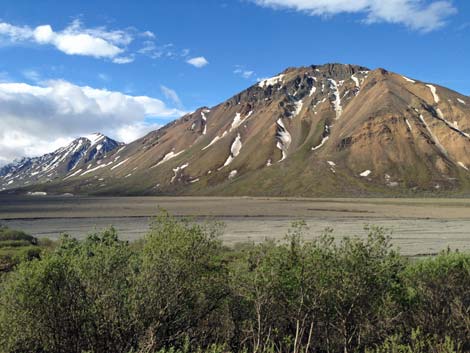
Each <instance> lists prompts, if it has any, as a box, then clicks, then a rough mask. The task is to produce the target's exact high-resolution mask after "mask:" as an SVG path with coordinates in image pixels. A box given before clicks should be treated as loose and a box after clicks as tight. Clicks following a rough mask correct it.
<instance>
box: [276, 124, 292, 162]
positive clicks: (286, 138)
mask: <svg viewBox="0 0 470 353" xmlns="http://www.w3.org/2000/svg"><path fill="white" fill-rule="evenodd" d="M276 125H277V130H276V139H277V143H276V147H277V148H279V149H280V150H281V152H282V158H281V159H280V160H279V162H282V161H283V160H284V159H286V158H287V150H288V149H289V146H290V144H291V142H292V137H291V135H290V133H289V131H287V129H286V127H285V125H284V123H283V122H282V119H278V120H277V122H276Z"/></svg>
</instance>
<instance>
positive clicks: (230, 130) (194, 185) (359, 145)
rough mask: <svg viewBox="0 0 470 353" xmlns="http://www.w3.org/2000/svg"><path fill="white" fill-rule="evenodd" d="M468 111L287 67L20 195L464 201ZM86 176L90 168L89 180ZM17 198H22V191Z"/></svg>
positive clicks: (363, 74)
mask: <svg viewBox="0 0 470 353" xmlns="http://www.w3.org/2000/svg"><path fill="white" fill-rule="evenodd" d="M468 152H470V101H469V99H468V97H466V96H464V95H461V94H459V93H457V92H454V91H452V90H449V89H447V88H445V87H442V86H439V85H434V84H430V83H426V82H422V81H418V80H414V79H411V78H408V77H406V76H403V75H399V74H396V73H393V72H390V71H387V70H385V69H382V68H378V69H375V70H369V69H368V68H366V67H363V66H359V65H343V64H325V65H311V66H304V67H299V68H292V67H290V68H287V69H286V70H284V71H282V72H281V73H279V74H278V75H276V76H273V77H271V78H268V79H264V80H261V81H260V82H258V83H256V84H254V85H252V86H250V87H248V88H247V89H246V90H243V91H241V92H239V93H237V94H235V95H234V96H232V97H231V98H229V99H227V100H226V101H224V102H222V103H220V104H218V105H216V106H214V107H211V108H208V107H201V108H198V109H197V110H196V111H194V112H192V113H189V114H186V115H184V116H182V117H181V118H179V119H177V120H175V121H172V122H170V123H169V124H167V125H165V126H164V127H162V128H161V129H159V130H156V131H152V132H150V133H148V134H147V135H145V136H143V137H142V138H140V139H138V140H136V141H134V142H131V143H130V144H127V145H123V146H122V147H121V148H120V149H119V151H118V150H116V149H115V150H114V151H111V152H110V153H109V155H108V156H106V157H105V158H104V159H103V160H102V161H100V162H99V163H95V164H93V165H92V166H91V167H87V168H89V169H88V170H91V172H88V173H86V174H83V173H82V174H80V175H73V176H71V175H68V176H66V177H64V178H63V179H57V180H55V181H53V182H50V183H48V184H47V185H45V184H42V185H36V186H34V187H28V188H26V189H24V190H33V189H34V190H41V191H46V192H70V193H76V194H103V195H114V194H119V195H122V194H124V195H256V196H345V195H359V196H360V195H392V196H393V195H404V194H410V193H417V194H419V193H431V194H435V193H439V194H442V193H454V194H458V193H465V192H468V191H470V182H469V171H468V169H469V167H470V154H469V153H468ZM95 168H96V169H95ZM65 178H67V179H65ZM24 190H23V191H24Z"/></svg>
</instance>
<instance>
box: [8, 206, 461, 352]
mask: <svg viewBox="0 0 470 353" xmlns="http://www.w3.org/2000/svg"><path fill="white" fill-rule="evenodd" d="M305 231H307V230H306V228H305V224H303V223H297V224H295V225H294V226H293V228H292V230H291V231H290V232H289V234H288V236H287V238H286V241H284V242H282V243H276V242H273V241H265V242H263V243H261V244H257V245H256V244H243V245H242V246H239V247H237V248H236V249H228V248H226V247H223V246H222V244H221V242H220V240H219V234H220V227H219V226H218V225H204V226H202V225H198V224H194V223H191V222H188V221H178V220H176V219H174V218H172V217H170V216H169V215H168V214H166V213H163V214H161V215H160V216H159V217H157V218H156V220H155V221H154V222H153V223H152V225H151V229H150V231H149V233H148V234H147V235H146V237H145V239H144V240H142V241H139V242H138V243H133V244H129V243H128V242H126V241H121V240H119V238H118V236H117V232H116V231H115V230H114V229H113V228H110V229H108V230H105V231H103V232H99V233H93V234H90V235H89V236H88V237H87V238H86V239H85V240H83V241H78V240H76V239H73V238H70V237H68V236H64V237H62V239H61V240H60V242H59V245H58V246H57V247H56V248H55V249H54V250H53V251H50V252H45V253H44V254H43V255H42V256H41V257H40V258H36V257H37V256H36V255H38V254H35V253H34V252H31V253H28V254H27V256H29V257H30V258H32V260H31V261H29V262H22V263H20V264H19V265H18V266H17V268H16V269H15V270H14V271H12V272H11V273H10V274H8V275H6V276H5V281H4V282H3V283H2V285H1V287H0V353H7V352H8V353H12V352H18V353H19V352H34V353H40V352H41V353H65V352H67V353H82V352H93V353H105V352H106V353H107V352H113V353H129V352H134V353H155V352H162V353H166V352H168V353H170V352H171V353H191V352H198V353H203V352H207V353H222V352H255V353H274V352H277V353H283V352H286V353H287V352H288V353H300V352H306V353H307V352H331V353H333V352H343V353H347V352H376V353H386V352H387V353H400V352H403V353H405V352H407V353H408V352H410V353H411V352H413V353H418V352H419V353H431V352H432V353H450V352H459V353H460V352H464V351H469V349H470V348H469V346H468V344H469V342H470V337H469V336H468V335H469V333H470V329H469V320H470V299H469V295H470V270H469V259H470V255H468V254H459V253H450V252H446V253H443V254H441V255H439V256H437V257H436V258H433V259H427V260H424V261H419V262H416V263H409V262H408V261H407V260H405V259H404V258H403V257H401V256H399V254H398V253H397V252H396V251H395V250H394V249H393V248H392V247H391V246H390V239H389V237H388V236H387V233H386V232H385V231H384V230H383V229H381V228H370V229H368V231H367V232H368V234H367V238H366V239H359V238H345V239H343V240H341V241H335V240H334V238H333V236H332V234H331V231H326V232H325V234H323V236H322V237H320V238H319V239H318V240H316V241H313V242H304V241H303V240H302V234H303V233H304V232H305ZM35 248H37V247H30V249H29V250H31V249H35ZM20 249H22V248H20ZM25 249H26V248H25ZM0 250H2V249H0ZM29 250H28V251H29Z"/></svg>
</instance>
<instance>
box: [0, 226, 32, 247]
mask: <svg viewBox="0 0 470 353" xmlns="http://www.w3.org/2000/svg"><path fill="white" fill-rule="evenodd" d="M9 240H10V241H26V242H29V243H30V244H32V245H37V239H36V238H35V237H33V236H32V235H29V234H26V233H25V232H23V231H20V230H13V229H9V228H6V227H3V228H0V243H1V242H4V241H9Z"/></svg>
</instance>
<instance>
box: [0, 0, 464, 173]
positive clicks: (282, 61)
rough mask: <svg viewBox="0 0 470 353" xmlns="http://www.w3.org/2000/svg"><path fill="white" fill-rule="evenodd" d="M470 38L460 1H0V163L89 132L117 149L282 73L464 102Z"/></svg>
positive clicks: (41, 151) (51, 146)
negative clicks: (429, 89)
mask: <svg viewBox="0 0 470 353" xmlns="http://www.w3.org/2000/svg"><path fill="white" fill-rule="evenodd" d="M469 37H470V2H468V1H464V0H459V1H457V0H454V1H451V0H357V1H350V0H226V1H221V0H219V1H217V0H199V1H194V0H175V1H170V0H153V1H150V0H149V1H142V0H141V1H121V0H114V1H99V0H94V1H91V0H81V1H41V3H40V5H36V4H34V5H33V2H31V1H29V0H28V1H27V0H15V1H9V0H3V1H2V6H1V8H0V55H1V57H2V60H0V81H1V83H0V86H1V87H0V100H1V101H2V102H0V103H1V104H0V114H1V115H0V116H2V117H0V164H1V163H6V162H7V161H9V160H12V159H13V158H17V157H19V156H21V155H35V154H36V155H37V154H40V153H43V152H45V151H49V150H51V149H54V148H56V147H58V146H60V145H62V144H64V143H66V142H67V141H70V139H72V138H74V137H77V136H79V135H83V134H86V133H90V132H94V131H96V130H100V131H103V132H104V133H107V134H109V135H111V137H114V138H117V139H120V140H125V141H130V140H132V139H134V138H136V137H139V136H141V135H142V134H144V133H145V132H147V131H149V130H151V129H153V128H156V127H158V126H159V125H161V124H164V123H165V122H168V121H170V120H172V119H174V118H176V117H178V116H179V115H180V114H182V113H184V112H187V111H192V110H194V109H196V108H197V107H199V106H203V105H207V106H211V105H215V104H217V103H220V102H221V101H223V100H225V99H227V98H229V97H230V96H232V95H233V94H235V93H237V92H239V91H240V90H243V89H245V88H247V87H248V86H250V85H252V84H253V83H255V82H256V80H257V79H259V78H264V77H268V76H273V75H274V74H276V73H278V72H280V71H282V70H284V69H285V68H287V67H289V66H301V65H310V64H322V63H327V62H341V63H352V64H360V65H364V66H367V67H369V68H372V69H373V68H377V67H384V68H386V69H389V70H391V71H395V72H399V73H401V74H404V75H406V76H409V77H413V78H417V79H420V80H423V81H428V82H433V83H437V84H441V85H443V86H447V87H449V88H452V89H455V90H457V91H459V92H461V93H463V94H466V95H469V94H470V65H469V57H470V40H469ZM191 63H192V64H191ZM84 87H87V88H84ZM2 94H3V96H2ZM139 97H140V98H139ZM2 106H3V108H2ZM96 107H98V108H96ZM2 121H3V123H2Z"/></svg>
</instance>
